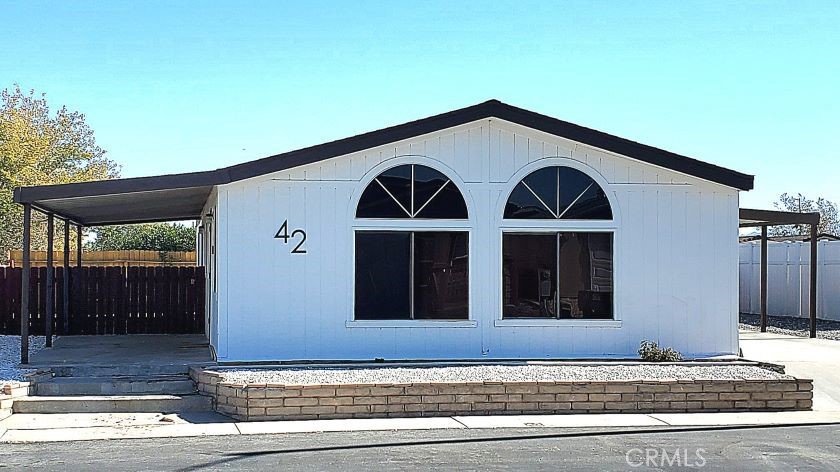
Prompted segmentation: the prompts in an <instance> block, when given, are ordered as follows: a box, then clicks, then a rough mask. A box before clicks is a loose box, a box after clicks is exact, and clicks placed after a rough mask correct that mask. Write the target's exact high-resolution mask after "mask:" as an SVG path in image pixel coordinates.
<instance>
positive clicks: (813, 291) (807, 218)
mask: <svg viewBox="0 0 840 472" xmlns="http://www.w3.org/2000/svg"><path fill="white" fill-rule="evenodd" d="M802 224H805V225H808V226H810V229H811V236H810V238H808V239H809V240H810V243H811V260H810V264H809V267H810V268H809V287H808V288H809V301H808V311H809V317H810V324H811V326H810V328H811V329H810V331H811V332H810V336H811V337H812V338H816V337H817V247H818V245H817V243H818V241H819V238H818V237H817V236H818V234H819V230H818V226H819V224H820V214H819V213H798V212H793V211H778V210H756V209H752V208H741V209H740V210H739V212H738V226H739V227H741V228H756V227H760V228H761V239H760V241H761V289H760V293H761V331H762V332H766V331H767V227H768V226H781V225H802Z"/></svg>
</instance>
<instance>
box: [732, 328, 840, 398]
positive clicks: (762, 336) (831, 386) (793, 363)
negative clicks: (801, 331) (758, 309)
mask: <svg viewBox="0 0 840 472" xmlns="http://www.w3.org/2000/svg"><path fill="white" fill-rule="evenodd" d="M740 338H741V350H742V351H743V355H744V357H746V358H747V359H750V360H754V361H764V362H773V363H776V364H783V365H784V366H785V373H787V374H790V375H793V376H794V377H800V378H809V379H813V380H814V411H816V412H840V341H833V340H830V339H810V338H800V337H796V336H788V335H784V334H776V333H760V332H757V331H741V333H740Z"/></svg>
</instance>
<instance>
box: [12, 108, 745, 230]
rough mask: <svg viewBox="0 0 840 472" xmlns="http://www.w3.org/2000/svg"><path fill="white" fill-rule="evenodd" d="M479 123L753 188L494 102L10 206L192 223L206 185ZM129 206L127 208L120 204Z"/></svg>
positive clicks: (39, 190) (79, 216)
mask: <svg viewBox="0 0 840 472" xmlns="http://www.w3.org/2000/svg"><path fill="white" fill-rule="evenodd" d="M487 118H499V119H502V120H505V121H509V122H512V123H516V124H519V125H522V126H526V127H529V128H533V129H536V130H539V131H543V132H545V133H549V134H553V135H556V136H559V137H563V138H566V139H570V140H572V141H577V142H580V143H583V144H587V145H590V146H594V147H596V148H600V149H604V150H606V151H611V152H614V153H617V154H621V155H624V156H627V157H630V158H633V159H637V160H639V161H642V162H646V163H648V164H653V165H656V166H660V167H664V168H666V169H671V170H674V171H677V172H681V173H684V174H688V175H691V176H694V177H698V178H701V179H704V180H709V181H712V182H716V183H719V184H722V185H726V186H729V187H733V188H737V189H740V190H751V189H752V188H753V176H752V175H748V174H743V173H740V172H737V171H734V170H730V169H726V168H724V167H720V166H716V165H714V164H709V163H707V162H703V161H699V160H697V159H693V158H690V157H686V156H682V155H679V154H675V153H672V152H669V151H665V150H662V149H659V148H655V147H652V146H647V145H645V144H641V143H637V142H635V141H630V140H628V139H624V138H620V137H618V136H613V135H611V134H608V133H604V132H601V131H596V130H594V129H591V128H586V127H583V126H579V125H576V124H573V123H569V122H566V121H562V120H558V119H556V118H552V117H550V116H546V115H542V114H539V113H535V112H532V111H529V110H525V109H523V108H518V107H515V106H513V105H508V104H506V103H502V102H500V101H498V100H488V101H486V102H483V103H479V104H477V105H473V106H469V107H466V108H461V109H458V110H454V111H450V112H447V113H443V114H440V115H435V116H431V117H428V118H423V119H420V120H416V121H411V122H408V123H403V124H400V125H396V126H391V127H388V128H383V129H380V130H377V131H371V132H368V133H364V134H360V135H356V136H352V137H349V138H344V139H339V140H337V141H331V142H328V143H324V144H318V145H316V146H310V147H307V148H303V149H298V150H295V151H289V152H285V153H282V154H276V155H273V156H269V157H265V158H263V159H258V160H255V161H250V162H245V163H242V164H236V165H233V166H229V167H224V168H221V169H216V170H210V171H205V172H193V173H188V174H172V175H161V176H154V177H139V178H130V179H115V180H105V181H97V182H83V183H74V184H62V185H42V186H37V187H21V188H17V189H15V193H14V200H15V201H16V202H19V203H31V204H33V206H36V207H37V208H39V209H41V210H44V211H47V212H53V213H57V214H60V215H64V216H65V217H67V218H70V219H72V220H74V221H76V222H78V223H81V224H86V225H96V224H114V223H123V222H129V221H130V222H139V221H160V220H166V219H188V218H197V217H198V216H200V214H201V210H202V208H203V201H206V197H207V195H208V194H209V193H210V190H211V189H212V187H213V186H214V185H221V184H226V183H231V182H236V181H239V180H244V179H248V178H251V177H257V176H260V175H264V174H269V173H272V172H277V171H282V170H286V169H291V168H294V167H298V166H302V165H305V164H311V163H314V162H319V161H323V160H326V159H331V158H333V157H338V156H342V155H345V154H350V153H353V152H358V151H363V150H365V149H370V148H373V147H377V146H381V145H385V144H388V143H392V142H395V141H401V140H404V139H409V138H413V137H416V136H421V135H424V134H428V133H433V132H435V131H440V130H443V129H446V128H451V127H454V126H458V125H462V124H466V123H470V122H473V121H477V120H482V119H487ZM140 194H147V195H149V197H150V198H152V197H154V199H155V201H154V202H153V201H151V200H150V201H149V205H148V208H147V209H146V210H145V211H144V212H138V213H137V214H136V215H135V216H134V217H131V216H126V212H130V211H131V207H132V206H141V205H142V203H143V202H142V199H140V200H138V196H139V195H140ZM176 196H177V197H178V199H179V200H181V202H183V204H182V205H180V206H179V207H177V208H174V207H173V208H168V209H167V208H161V203H162V202H165V201H168V200H170V199H172V198H174V197H176ZM85 197H90V198H85ZM93 197H99V198H98V200H100V203H102V204H103V205H104V206H103V207H101V208H99V210H97V211H96V212H91V211H87V210H85V207H86V206H88V203H90V204H92V203H94V202H93V201H92V200H91V199H92V198H93ZM202 197H203V198H204V200H202ZM129 203H130V205H128V206H126V204H129ZM164 206H165V205H164ZM120 215H123V216H120Z"/></svg>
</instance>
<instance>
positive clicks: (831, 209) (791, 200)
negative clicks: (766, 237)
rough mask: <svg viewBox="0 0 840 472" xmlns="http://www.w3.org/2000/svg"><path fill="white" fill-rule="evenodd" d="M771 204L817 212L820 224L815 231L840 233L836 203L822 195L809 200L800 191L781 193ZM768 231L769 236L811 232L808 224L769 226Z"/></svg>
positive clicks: (799, 234) (804, 211)
mask: <svg viewBox="0 0 840 472" xmlns="http://www.w3.org/2000/svg"><path fill="white" fill-rule="evenodd" d="M773 205H774V206H775V207H776V208H777V209H779V210H782V211H793V212H797V213H813V212H816V213H819V214H820V224H819V226H818V227H817V231H818V232H820V233H829V234H834V235H840V217H838V213H837V204H836V203H834V202H832V201H829V200H826V199H824V198H822V197H819V198H817V199H816V200H811V199H809V198H807V197H805V195H802V194H801V193H798V194H796V195H791V194H788V193H783V194H781V195H780V196H779V201H778V202H775V203H774V204H773ZM768 233H769V234H770V236H808V235H810V234H811V228H810V227H809V226H808V225H784V226H770V227H769V228H768Z"/></svg>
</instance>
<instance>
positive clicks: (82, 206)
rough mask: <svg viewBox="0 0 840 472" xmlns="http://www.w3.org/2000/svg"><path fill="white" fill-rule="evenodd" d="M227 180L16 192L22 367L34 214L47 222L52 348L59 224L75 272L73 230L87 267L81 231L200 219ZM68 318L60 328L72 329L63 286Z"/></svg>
mask: <svg viewBox="0 0 840 472" xmlns="http://www.w3.org/2000/svg"><path fill="white" fill-rule="evenodd" d="M224 180H225V176H224V175H221V174H220V173H219V172H217V171H210V172H196V173H188V174H173V175H163V176H156V177H141V178H131V179H116V180H107V181H96V182H84V183H74V184H62V185H44V186H37V187H21V188H16V189H15V192H14V201H15V202H17V203H20V204H21V205H23V209H24V211H23V263H22V273H23V275H22V284H21V316H20V318H21V332H20V335H21V354H20V360H21V364H28V363H29V322H30V271H31V261H30V250H31V220H32V211H33V210H35V211H38V212H41V213H43V214H44V215H46V218H47V233H48V238H47V277H46V278H47V291H46V292H47V293H46V296H47V303H46V313H45V316H46V321H45V322H46V333H45V335H46V339H47V347H52V341H53V339H52V338H53V333H52V324H53V321H54V320H53V318H54V316H55V313H54V308H53V307H54V300H53V299H52V297H53V296H54V295H53V294H54V291H55V290H54V288H55V285H54V284H55V276H54V261H53V246H54V241H53V239H54V225H55V220H56V219H58V220H60V221H61V222H63V225H64V260H63V270H64V273H65V274H66V273H68V271H69V268H70V253H69V248H70V244H69V243H70V233H71V226H74V227H75V229H76V231H75V233H76V241H77V251H78V252H77V257H76V263H77V266H78V267H81V263H82V230H83V229H84V228H85V227H92V226H107V225H119V224H135V223H153V222H164V221H183V220H197V219H201V218H202V210H203V208H204V204H205V202H206V201H207V197H208V195H209V194H210V192H211V190H212V189H213V186H214V185H216V184H218V183H221V182H223V181H224ZM61 295H62V297H63V300H62V303H63V307H64V311H63V312H64V314H65V316H64V319H63V320H61V324H60V325H59V326H63V328H64V330H65V332H66V331H67V323H68V316H67V314H68V305H69V300H70V293H69V284H67V283H65V284H63V290H62V294H61Z"/></svg>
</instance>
